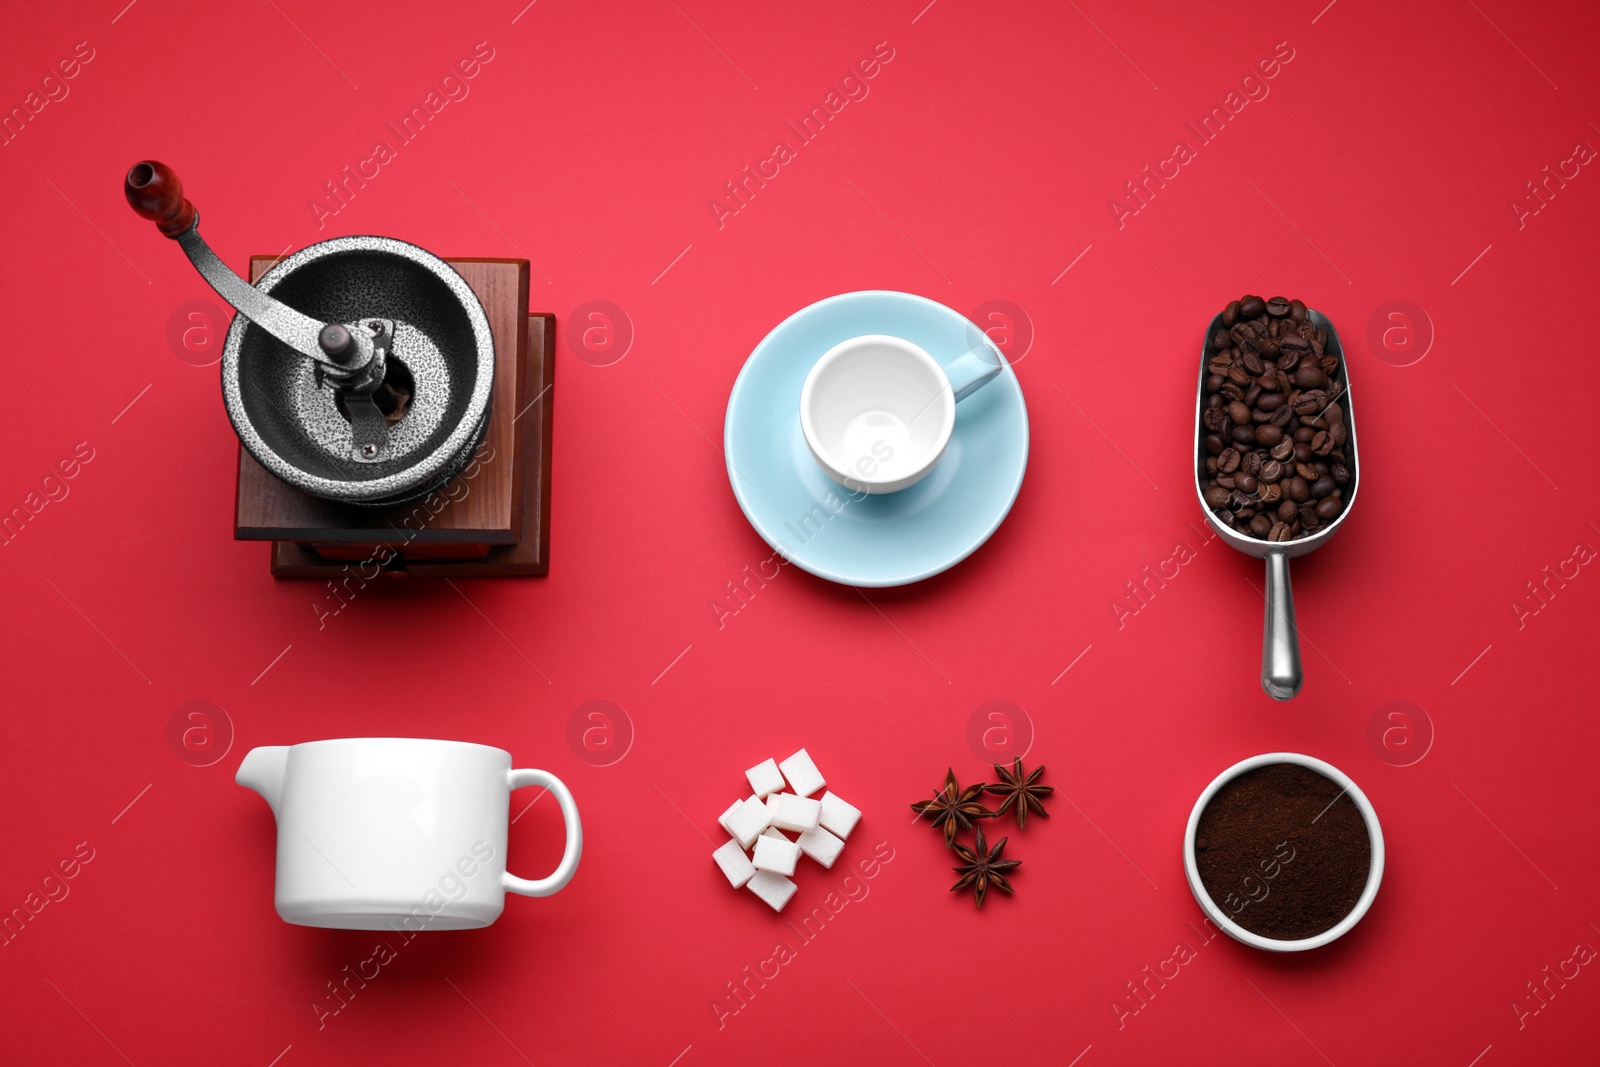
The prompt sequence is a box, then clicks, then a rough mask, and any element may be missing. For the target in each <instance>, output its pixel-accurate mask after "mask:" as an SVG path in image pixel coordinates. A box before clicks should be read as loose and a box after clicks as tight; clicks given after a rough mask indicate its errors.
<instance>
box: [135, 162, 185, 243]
mask: <svg viewBox="0 0 1600 1067" xmlns="http://www.w3.org/2000/svg"><path fill="white" fill-rule="evenodd" d="M122 192H123V195H125V196H126V197H127V198H128V204H129V205H130V206H131V207H132V208H133V210H135V211H137V212H138V213H139V214H140V215H142V216H144V217H145V218H147V219H149V220H151V221H152V222H154V223H155V224H156V228H157V229H159V230H160V231H161V232H162V233H164V234H166V235H167V236H168V237H178V236H181V235H182V234H184V233H186V232H187V231H188V229H189V227H191V226H193V225H194V205H193V204H191V203H189V201H188V200H186V199H184V196H183V183H182V182H180V181H179V180H178V176H177V175H176V174H174V173H173V172H172V168H171V167H169V166H167V165H166V164H165V163H159V162H157V161H156V160H153V159H147V160H145V161H144V162H143V163H135V164H134V165H133V167H132V169H130V170H129V171H128V177H127V180H126V181H125V182H123V185H122Z"/></svg>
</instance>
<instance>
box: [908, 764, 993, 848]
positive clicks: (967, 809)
mask: <svg viewBox="0 0 1600 1067" xmlns="http://www.w3.org/2000/svg"><path fill="white" fill-rule="evenodd" d="M983 789H984V786H983V783H982V782H979V783H978V784H977V785H969V786H967V788H965V789H962V788H961V787H960V786H958V785H956V772H955V771H954V770H953V769H949V768H947V769H946V770H945V773H944V788H943V789H941V790H939V791H938V792H937V793H935V794H934V795H933V799H932V800H919V801H917V802H916V803H915V804H913V805H911V810H912V811H914V812H916V813H917V815H918V816H921V817H924V818H927V819H929V820H930V821H932V823H933V825H935V826H939V825H940V824H941V823H942V824H943V825H944V844H945V847H946V848H949V847H950V846H951V845H952V844H954V842H955V839H956V831H957V830H969V829H971V828H972V820H973V819H992V818H994V812H992V811H990V810H989V809H988V808H986V807H984V806H983V801H982V799H981V798H982V796H983Z"/></svg>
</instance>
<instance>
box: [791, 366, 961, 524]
mask: <svg viewBox="0 0 1600 1067" xmlns="http://www.w3.org/2000/svg"><path fill="white" fill-rule="evenodd" d="M955 422H956V400H955V394H954V393H953V392H952V391H951V389H950V379H949V378H948V377H947V376H946V375H945V372H944V369H943V368H942V367H940V366H939V363H938V361H937V360H935V359H934V358H933V357H932V356H930V355H929V354H928V353H927V352H926V351H924V350H923V349H922V347H921V346H919V345H916V344H913V343H912V342H910V341H907V340H905V339H903V338H900V337H890V336H889V335H887V334H864V335H863V336H860V337H852V338H850V339H849V340H847V341H842V342H840V343H839V344H837V345H834V346H833V347H832V348H830V349H828V351H827V352H826V353H824V354H823V356H822V358H821V359H819V360H817V362H816V365H815V366H813V367H812V368H811V372H810V373H809V374H807V375H806V381H805V385H804V386H802V387H801V390H800V427H801V429H802V430H803V431H804V432H805V438H806V447H807V448H809V449H810V450H811V455H812V456H813V457H814V458H815V459H816V461H817V462H818V463H819V464H820V465H821V466H822V469H823V471H824V472H825V473H826V474H827V475H828V477H830V478H832V479H833V480H834V481H836V482H838V483H839V484H840V485H842V486H844V487H845V488H847V489H849V490H851V491H852V492H857V493H894V492H898V491H900V490H901V489H905V488H908V487H909V486H912V485H915V484H916V483H917V482H919V481H921V480H922V479H923V478H924V477H926V476H927V474H928V472H929V471H931V470H933V468H934V465H935V464H936V463H938V462H939V459H940V457H941V456H943V455H944V450H945V446H947V445H948V444H949V443H950V433H951V431H952V430H953V429H954V428H955Z"/></svg>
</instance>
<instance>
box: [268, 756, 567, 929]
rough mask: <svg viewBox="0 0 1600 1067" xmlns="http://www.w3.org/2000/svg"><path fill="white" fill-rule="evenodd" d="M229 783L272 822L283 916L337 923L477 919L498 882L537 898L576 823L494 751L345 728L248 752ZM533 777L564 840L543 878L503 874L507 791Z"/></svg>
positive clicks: (451, 924) (550, 883)
mask: <svg viewBox="0 0 1600 1067" xmlns="http://www.w3.org/2000/svg"><path fill="white" fill-rule="evenodd" d="M237 781H238V782H239V784H240V785H243V786H247V787H249V788H251V789H254V790H255V791H256V792H258V793H260V794H261V795H262V796H263V797H265V798H266V800H267V803H268V804H270V805H271V806H272V810H273V814H275V815H276V816H277V819H278V867H277V872H278V873H277V891H276V893H275V897H274V902H275V904H276V905H277V909H278V914H279V915H280V916H281V917H282V918H283V920H284V921H285V922H291V923H296V924H298V925H301V926H326V927H336V928H340V929H346V930H383V929H396V930H409V931H422V930H465V929H471V928H474V927H479V926H488V925H489V924H490V923H492V922H494V921H495V919H497V918H499V916H500V912H501V911H502V910H503V909H504V908H505V897H506V893H507V892H508V891H509V892H512V893H520V894H522V895H523V896H530V897H543V896H549V895H550V894H551V893H554V892H556V891H558V890H559V889H561V888H562V887H563V886H565V885H566V884H567V882H568V881H569V880H570V879H571V878H572V875H573V873H574V872H575V871H576V870H577V867H578V857H579V855H580V854H581V853H582V851H583V827H582V824H581V823H580V822H579V820H578V807H577V804H576V803H575V802H574V801H573V799H572V794H571V792H569V791H568V789H567V787H566V786H565V785H563V784H562V783H561V780H560V779H558V778H556V777H555V776H554V775H552V774H550V773H548V772H546V771H539V770H529V769H515V770H514V769H512V766H511V755H510V753H508V752H506V751H504V750H503V749H498V748H491V747H489V746H487V745H475V744H470V743H468V742H465V741H435V740H428V739H423V738H412V737H352V738H342V739H339V740H333V741H311V742H307V743H305V744H299V745H293V746H289V747H283V746H278V747H268V748H257V749H252V750H251V751H250V753H249V754H248V755H246V756H245V758H244V762H243V763H242V764H240V766H239V773H238V776H237ZM529 785H538V786H543V787H544V788H545V789H547V790H549V791H550V794H551V795H552V796H553V797H555V799H556V802H557V803H558V804H559V805H560V806H561V816H562V819H563V821H564V822H565V823H566V835H567V842H566V848H565V850H564V851H563V853H562V855H561V862H560V863H559V864H558V865H557V866H556V869H555V871H554V873H552V874H551V875H549V877H546V878H539V879H534V880H529V879H526V878H518V877H517V876H516V875H514V874H509V873H507V871H506V832H507V826H508V814H509V811H510V804H511V791H512V790H513V789H520V788H522V787H523V786H529Z"/></svg>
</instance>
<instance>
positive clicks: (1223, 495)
mask: <svg viewBox="0 0 1600 1067" xmlns="http://www.w3.org/2000/svg"><path fill="white" fill-rule="evenodd" d="M1189 336H1190V337H1193V336H1194V334H1190V335H1189ZM1189 343H1190V344H1193V343H1194V342H1193V341H1190V342H1189ZM1232 496H1233V494H1232V493H1230V492H1228V490H1226V489H1224V488H1222V487H1221V486H1216V485H1213V486H1212V487H1211V488H1209V489H1207V490H1206V503H1207V504H1209V505H1211V506H1212V507H1213V508H1218V509H1221V508H1225V507H1227V506H1228V500H1229V498H1230V497H1232Z"/></svg>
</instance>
